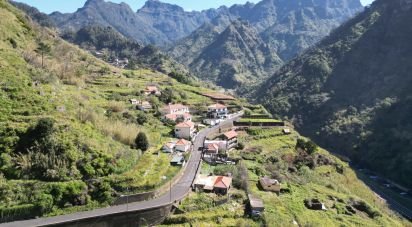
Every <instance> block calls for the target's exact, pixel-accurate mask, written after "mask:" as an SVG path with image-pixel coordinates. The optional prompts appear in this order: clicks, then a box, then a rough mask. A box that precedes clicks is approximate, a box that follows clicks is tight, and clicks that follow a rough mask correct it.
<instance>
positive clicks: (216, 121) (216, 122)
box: [203, 118, 223, 126]
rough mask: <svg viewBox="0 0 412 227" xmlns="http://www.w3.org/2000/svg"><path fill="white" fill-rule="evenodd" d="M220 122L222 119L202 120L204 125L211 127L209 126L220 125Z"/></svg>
mask: <svg viewBox="0 0 412 227" xmlns="http://www.w3.org/2000/svg"><path fill="white" fill-rule="evenodd" d="M221 121H223V120H222V119H209V118H206V119H203V123H204V124H206V125H211V126H215V125H218V124H220V122H221Z"/></svg>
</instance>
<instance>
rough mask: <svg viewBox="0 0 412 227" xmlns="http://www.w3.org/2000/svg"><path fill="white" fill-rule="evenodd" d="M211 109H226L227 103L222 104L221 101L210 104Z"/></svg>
mask: <svg viewBox="0 0 412 227" xmlns="http://www.w3.org/2000/svg"><path fill="white" fill-rule="evenodd" d="M208 108H209V109H225V108H227V107H226V106H225V105H222V104H220V103H216V104H213V105H210V106H208Z"/></svg>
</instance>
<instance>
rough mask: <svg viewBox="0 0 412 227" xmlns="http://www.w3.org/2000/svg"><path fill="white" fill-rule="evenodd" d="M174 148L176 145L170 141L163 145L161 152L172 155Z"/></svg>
mask: <svg viewBox="0 0 412 227" xmlns="http://www.w3.org/2000/svg"><path fill="white" fill-rule="evenodd" d="M175 147H176V143H175V142H172V141H171V142H168V143H166V144H165V145H163V147H162V151H163V152H165V153H173V151H174V149H175Z"/></svg>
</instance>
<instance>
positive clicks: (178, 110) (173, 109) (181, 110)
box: [162, 104, 190, 115]
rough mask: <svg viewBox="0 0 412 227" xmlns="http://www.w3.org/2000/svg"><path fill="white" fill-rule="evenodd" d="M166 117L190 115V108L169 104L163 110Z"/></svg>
mask: <svg viewBox="0 0 412 227" xmlns="http://www.w3.org/2000/svg"><path fill="white" fill-rule="evenodd" d="M162 112H163V114H164V115H167V114H185V113H190V111H189V107H187V106H185V105H182V104H169V105H167V106H165V107H164V108H163V109H162Z"/></svg>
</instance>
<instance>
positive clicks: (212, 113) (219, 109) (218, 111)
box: [207, 103, 229, 119]
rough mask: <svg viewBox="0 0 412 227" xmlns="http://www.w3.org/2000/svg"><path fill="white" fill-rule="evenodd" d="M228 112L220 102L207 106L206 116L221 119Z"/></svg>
mask: <svg viewBox="0 0 412 227" xmlns="http://www.w3.org/2000/svg"><path fill="white" fill-rule="evenodd" d="M228 114H229V111H228V110H227V107H226V106H225V105H222V104H219V103H217V104H213V105H210V106H208V107H207V116H208V118H211V119H223V118H226V117H227V115H228Z"/></svg>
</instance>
